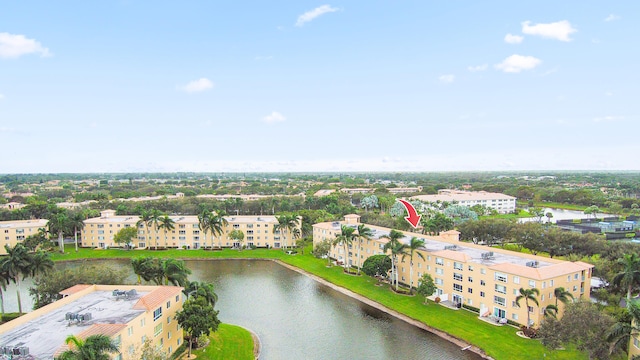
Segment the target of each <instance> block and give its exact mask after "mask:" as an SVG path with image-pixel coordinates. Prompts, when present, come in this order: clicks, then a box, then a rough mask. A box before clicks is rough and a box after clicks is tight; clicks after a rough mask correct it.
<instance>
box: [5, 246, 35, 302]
mask: <svg viewBox="0 0 640 360" xmlns="http://www.w3.org/2000/svg"><path fill="white" fill-rule="evenodd" d="M4 249H5V250H6V252H7V255H6V256H4V257H3V258H2V260H0V261H2V262H1V263H0V271H2V272H6V273H7V274H8V275H9V279H10V280H11V281H13V282H14V283H15V284H16V285H17V286H16V294H17V296H18V311H19V312H20V313H22V302H21V301H20V284H21V282H22V280H24V279H26V278H27V277H28V276H29V275H30V274H31V254H29V252H28V251H27V248H25V247H24V245H22V244H16V246H14V247H13V248H11V247H10V246H9V245H5V246H4Z"/></svg>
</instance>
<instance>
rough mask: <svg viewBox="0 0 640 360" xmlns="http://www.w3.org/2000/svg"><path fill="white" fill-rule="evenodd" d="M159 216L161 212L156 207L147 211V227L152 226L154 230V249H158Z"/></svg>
mask: <svg viewBox="0 0 640 360" xmlns="http://www.w3.org/2000/svg"><path fill="white" fill-rule="evenodd" d="M161 217H162V213H161V212H160V211H159V210H157V209H153V210H151V211H150V212H149V220H147V227H149V228H153V230H154V232H155V233H156V236H155V239H154V241H153V243H154V247H155V249H156V250H158V230H159V224H160V218H161Z"/></svg>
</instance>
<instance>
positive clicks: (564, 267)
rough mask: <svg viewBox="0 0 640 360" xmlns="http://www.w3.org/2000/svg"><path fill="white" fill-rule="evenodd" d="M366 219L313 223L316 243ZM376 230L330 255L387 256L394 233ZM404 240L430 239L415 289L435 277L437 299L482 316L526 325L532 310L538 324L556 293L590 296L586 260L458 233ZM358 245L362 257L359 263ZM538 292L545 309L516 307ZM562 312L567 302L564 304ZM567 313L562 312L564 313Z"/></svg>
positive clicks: (416, 269) (404, 273) (401, 270)
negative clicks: (468, 239)
mask: <svg viewBox="0 0 640 360" xmlns="http://www.w3.org/2000/svg"><path fill="white" fill-rule="evenodd" d="M359 224H360V216H358V215H355V214H352V215H346V216H345V217H344V221H336V222H325V223H319V224H315V225H313V242H314V244H316V243H318V242H320V241H323V240H326V239H329V240H332V239H335V238H336V236H338V235H339V234H340V233H341V229H342V225H347V226H352V227H357V226H358V225H359ZM367 227H369V228H371V229H372V230H373V232H374V235H373V236H372V238H371V239H370V240H364V241H363V242H362V243H361V244H358V243H357V241H356V242H354V244H353V245H352V246H349V247H348V248H347V253H346V254H345V251H344V249H343V246H342V245H337V246H334V247H333V248H332V249H331V251H330V254H329V256H330V257H331V258H333V259H336V261H338V262H339V263H343V262H345V261H346V263H347V264H349V265H350V266H358V264H361V263H364V261H365V260H366V259H367V258H368V257H369V256H372V255H377V254H384V250H383V247H384V245H385V244H386V243H387V242H388V240H387V239H385V238H383V237H382V236H384V235H388V234H389V232H390V231H391V229H388V228H383V227H378V226H372V225H367ZM404 234H405V237H404V238H403V239H401V241H402V242H405V243H408V242H409V240H410V239H411V238H412V237H414V236H415V237H417V238H419V239H423V240H424V241H425V245H424V247H423V248H421V249H419V250H417V253H419V254H421V255H422V257H424V259H422V258H421V257H420V256H419V255H418V254H417V253H416V254H414V258H413V264H414V265H413V279H412V280H413V282H412V284H413V286H417V285H418V279H419V278H420V277H421V276H422V275H423V274H424V273H428V274H430V275H431V276H432V277H433V279H434V282H435V284H436V286H437V291H436V294H434V296H433V298H435V297H436V296H437V297H439V298H440V299H441V300H442V301H443V302H445V303H447V304H451V305H452V306H456V305H458V304H460V306H461V305H463V304H466V305H468V306H472V307H475V308H478V309H479V312H480V316H483V317H489V316H493V317H495V318H500V319H508V320H512V321H515V322H517V323H520V324H526V322H527V312H528V313H529V317H530V319H531V324H532V325H533V326H537V325H539V324H540V321H541V320H542V318H543V316H544V309H545V307H546V306H548V305H555V298H554V295H553V293H554V289H555V288H558V287H563V288H565V289H566V290H567V291H569V292H571V294H572V295H573V296H574V298H576V299H578V298H581V297H584V298H586V299H588V298H589V291H590V286H589V284H590V281H591V273H592V269H593V265H590V264H587V263H583V262H569V261H562V260H557V259H549V258H545V257H540V256H534V255H529V254H523V253H517V252H512V251H508V250H503V249H497V248H490V247H486V246H482V245H476V244H471V243H465V242H460V241H459V232H457V231H455V230H451V231H447V232H444V233H441V234H440V235H439V236H426V235H423V234H418V233H410V232H404ZM358 246H360V258H359V259H358V258H357V256H358ZM409 264H410V261H409V258H408V256H407V257H405V258H404V259H403V260H400V261H399V264H398V281H399V282H400V283H404V284H407V285H408V284H409V277H410V267H409ZM520 288H524V289H533V288H535V289H538V290H539V291H540V295H539V296H537V299H538V302H539V306H536V305H535V304H533V303H530V304H529V305H532V306H530V307H529V308H528V309H527V307H526V306H525V303H524V301H521V303H520V306H518V305H517V303H516V297H517V296H518V295H519V289H520ZM559 307H560V312H561V313H562V311H563V308H562V304H561V303H560V304H559ZM560 315H561V314H560Z"/></svg>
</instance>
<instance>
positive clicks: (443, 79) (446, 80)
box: [438, 74, 456, 84]
mask: <svg viewBox="0 0 640 360" xmlns="http://www.w3.org/2000/svg"><path fill="white" fill-rule="evenodd" d="M455 79H456V76H455V75H453V74H447V75H440V77H438V80H440V82H441V83H443V84H451V83H452V82H453V81H454V80H455Z"/></svg>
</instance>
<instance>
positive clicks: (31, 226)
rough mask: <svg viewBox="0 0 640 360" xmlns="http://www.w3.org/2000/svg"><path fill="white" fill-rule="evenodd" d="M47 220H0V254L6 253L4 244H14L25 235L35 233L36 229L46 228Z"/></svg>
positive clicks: (24, 237) (12, 245)
mask: <svg viewBox="0 0 640 360" xmlns="http://www.w3.org/2000/svg"><path fill="white" fill-rule="evenodd" d="M48 222H49V220H46V219H36V220H12V221H0V236H2V240H3V241H2V242H1V243H0V244H2V245H1V246H0V255H5V254H6V253H7V251H6V250H5V248H4V245H9V246H10V247H14V246H16V244H18V243H21V242H23V241H24V240H25V239H26V238H27V237H29V236H31V235H35V234H37V233H38V229H41V228H44V229H46V228H47V223H48Z"/></svg>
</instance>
